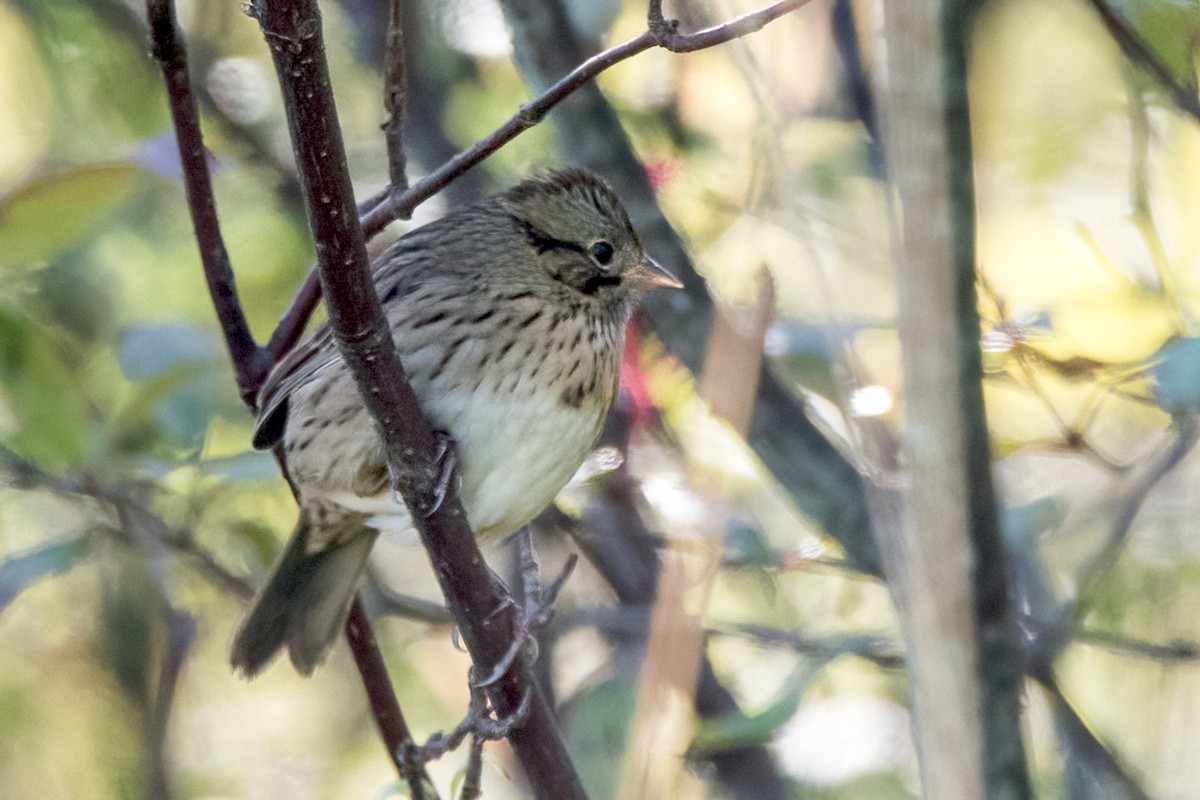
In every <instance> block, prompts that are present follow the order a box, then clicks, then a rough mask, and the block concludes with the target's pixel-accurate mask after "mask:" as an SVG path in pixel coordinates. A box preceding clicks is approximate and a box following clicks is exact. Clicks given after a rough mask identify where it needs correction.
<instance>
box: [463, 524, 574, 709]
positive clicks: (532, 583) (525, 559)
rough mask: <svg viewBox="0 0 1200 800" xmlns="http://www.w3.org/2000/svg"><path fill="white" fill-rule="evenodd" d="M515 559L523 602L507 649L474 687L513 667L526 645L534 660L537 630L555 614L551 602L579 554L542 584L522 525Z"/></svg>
mask: <svg viewBox="0 0 1200 800" xmlns="http://www.w3.org/2000/svg"><path fill="white" fill-rule="evenodd" d="M516 541H517V560H518V561H519V562H520V567H521V591H522V594H523V596H524V597H523V599H524V603H523V604H522V606H521V607H520V608H519V609H518V610H517V615H516V622H515V624H514V626H513V640H512V644H510V645H509V647H508V650H507V651H505V653H504V655H503V656H501V657H500V660H498V661H497V662H496V663H495V665H493V666H492V668H491V670H490V671H489V672H488V674H487V675H485V676H483V677H482V678H480V679H478V680H477V681H476V682H475V685H476V686H479V687H487V686H491V685H493V684H494V683H496V682H497V681H499V680H500V679H501V678H503V677H504V676H505V675H506V674H508V671H509V670H510V669H512V666H513V664H514V663H516V660H517V658H518V657H519V656H520V655H521V653H522V652H524V651H525V650H526V649H527V648H528V650H529V658H530V660H533V661H536V660H537V655H538V643H537V632H538V630H539V629H540V628H542V627H544V626H545V625H546V623H548V622H549V621H550V619H551V618H552V617H553V616H554V601H555V600H556V599H558V593H559V592H560V591H562V587H563V584H565V583H566V582H567V578H569V577H570V576H571V573H572V572H573V571H574V570H575V565H576V564H577V563H579V556H577V555H575V554H574V553H572V554H571V556H570V558H568V559H567V562H566V563H565V564H564V565H563V568H562V571H561V572H560V573H559V574H558V577H556V578H555V579H554V580H553V581H551V583H550V585H549V586H546V585H543V584H542V581H541V575H540V574H539V571H538V564H537V561H536V560H535V559H534V556H533V539H532V536H530V533H529V529H528V528H524V529H522V530H521V531H520V532H519V533H517V536H516Z"/></svg>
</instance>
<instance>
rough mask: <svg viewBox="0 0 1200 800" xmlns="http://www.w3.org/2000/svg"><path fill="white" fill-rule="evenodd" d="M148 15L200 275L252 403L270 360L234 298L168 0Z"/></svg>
mask: <svg viewBox="0 0 1200 800" xmlns="http://www.w3.org/2000/svg"><path fill="white" fill-rule="evenodd" d="M146 14H147V17H148V20H149V23H150V36H151V46H152V50H153V53H154V58H155V59H156V60H157V61H158V62H159V65H160V66H161V67H162V73H163V80H164V81H165V82H166V85H167V97H168V99H169V101H170V105H171V119H172V121H173V122H174V126H175V141H176V143H177V144H178V145H179V160H180V162H181V164H182V166H183V184H184V187H185V189H186V190H187V200H188V210H189V211H190V212H191V216H192V227H193V229H194V230H195V233H196V242H197V244H198V245H199V246H200V260H201V262H202V263H203V264H204V277H205V280H207V281H208V291H209V294H210V295H212V301H213V306H214V307H215V308H216V311H217V318H218V319H219V320H220V323H221V331H222V333H224V335H225V345H226V347H228V348H229V356H230V358H231V359H232V361H233V368H234V372H235V375H236V377H237V383H238V389H239V390H240V391H241V395H242V399H243V400H245V401H246V403H247V404H249V405H253V401H254V397H255V395H257V393H258V387H259V386H260V385H261V384H262V381H263V378H264V377H265V376H266V373H267V370H268V369H269V368H270V362H268V361H267V359H266V353H265V352H264V351H263V350H262V349H261V348H259V347H258V345H256V344H255V343H254V337H253V336H252V335H251V333H250V324H249V323H248V322H247V321H246V315H245V314H244V313H243V311H242V306H241V303H240V302H239V301H238V296H237V283H236V281H235V280H234V277H233V268H232V267H231V266H230V264H229V253H228V252H227V251H226V250H225V242H224V240H223V239H222V238H221V225H220V222H219V221H218V219H217V206H216V202H215V200H214V199H213V191H212V176H211V175H210V174H209V171H208V151H207V150H206V149H205V147H204V138H203V136H202V135H201V133H200V111H199V109H198V108H197V105H196V96H195V94H193V93H192V82H191V77H190V76H189V74H188V62H187V50H186V49H185V47H184V41H183V34H182V33H181V32H180V30H179V25H178V23H177V22H176V20H175V6H174V3H173V2H172V0H147V2H146Z"/></svg>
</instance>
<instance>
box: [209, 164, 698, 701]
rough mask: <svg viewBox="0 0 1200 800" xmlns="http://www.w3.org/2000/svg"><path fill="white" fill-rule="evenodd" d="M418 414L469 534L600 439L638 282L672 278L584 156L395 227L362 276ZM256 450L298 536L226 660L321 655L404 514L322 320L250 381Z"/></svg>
mask: <svg viewBox="0 0 1200 800" xmlns="http://www.w3.org/2000/svg"><path fill="white" fill-rule="evenodd" d="M372 277H373V281H374V286H375V289H376V292H377V293H378V295H379V298H380V300H381V302H382V305H383V309H384V316H385V318H386V320H387V323H388V327H389V328H390V330H391V333H392V336H393V339H394V340H395V344H396V348H397V354H398V355H399V357H400V361H401V363H402V364H403V366H404V371H405V373H406V374H407V376H408V378H409V381H410V383H411V385H412V389H413V391H414V393H415V394H416V397H417V400H418V402H419V403H420V405H421V408H422V410H423V411H424V412H425V414H426V415H427V416H428V417H429V419H430V421H431V422H432V423H433V425H434V426H435V427H436V428H437V429H438V431H439V432H440V433H442V434H444V435H445V436H447V437H449V440H450V441H451V442H452V443H453V446H454V448H455V452H456V454H457V464H458V468H459V472H458V477H459V481H458V485H457V492H458V496H459V499H460V500H461V502H462V505H463V508H464V510H465V513H466V516H467V520H468V522H469V523H470V525H471V528H472V530H473V531H474V532H475V534H476V536H477V537H478V538H479V539H480V540H485V541H486V540H497V539H499V538H502V537H504V536H507V535H509V534H512V533H514V532H516V531H517V530H519V529H520V528H521V527H522V526H524V525H525V524H526V523H528V522H529V521H530V520H531V519H533V517H535V516H536V515H537V514H539V513H540V512H541V511H542V510H544V509H545V508H546V507H547V506H549V505H550V503H552V502H553V500H554V497H555V496H556V495H557V494H558V492H559V491H560V490H561V489H562V488H563V486H564V485H566V483H567V482H568V481H569V480H570V479H571V477H572V476H573V475H574V473H575V472H576V470H577V469H578V468H579V467H580V465H581V464H582V463H583V461H584V460H585V458H586V457H587V455H588V454H589V452H590V451H591V449H592V448H593V447H594V446H595V443H596V440H597V439H598V438H599V436H600V433H601V430H602V428H603V425H604V422H605V419H606V417H607V415H608V412H609V410H610V408H611V407H612V405H613V402H614V400H615V398H616V394H617V390H618V383H619V375H620V362H621V358H622V354H623V351H624V343H625V332H626V328H627V325H628V323H629V320H630V319H631V317H632V314H633V312H634V310H635V307H636V305H637V303H638V301H639V299H640V298H641V297H642V296H643V294H644V293H645V292H646V291H648V290H651V289H654V288H657V287H673V288H681V287H682V284H681V283H680V282H679V281H678V280H677V279H676V278H675V277H674V276H673V275H671V274H670V273H669V272H667V271H666V270H665V269H663V268H662V267H661V266H659V265H658V264H657V263H656V262H655V261H654V260H653V259H651V258H650V257H649V256H647V254H646V252H645V249H644V248H643V246H642V242H641V240H640V239H639V237H638V235H637V233H636V231H635V230H634V227H633V224H632V223H631V222H630V219H629V215H628V213H627V212H626V210H625V208H624V207H623V206H622V204H621V201H620V200H619V199H618V197H617V195H616V193H615V192H614V191H613V189H612V188H611V187H610V186H609V185H608V184H607V183H606V182H605V181H604V180H603V179H601V178H599V177H598V176H596V175H595V174H593V173H591V172H588V171H585V170H581V169H577V168H570V169H563V170H557V171H550V172H545V173H541V174H538V175H535V176H533V177H530V178H527V179H525V180H523V181H521V182H520V183H518V184H516V185H515V186H512V187H511V188H509V189H508V190H506V191H503V192H501V193H499V194H497V195H494V196H491V197H488V198H486V199H484V200H482V201H480V202H478V203H476V204H474V205H471V206H467V207H464V208H462V209H460V210H455V211H452V212H451V213H448V214H446V215H445V216H443V217H441V218H440V219H438V220H436V221H434V222H431V223H429V224H427V225H424V226H422V227H420V228H417V229H415V230H413V231H411V232H409V233H407V234H406V235H404V236H402V237H401V238H399V239H398V240H397V241H396V242H395V243H394V244H393V245H392V246H391V247H389V248H388V249H387V250H386V251H385V252H384V253H383V254H382V255H381V256H379V258H378V259H377V260H376V262H375V265H374V269H373V273H372ZM258 409H259V411H258V415H257V419H256V422H255V428H254V435H253V440H252V443H253V446H254V447H255V448H258V449H274V450H275V451H276V453H277V455H278V457H279V459H280V461H281V463H282V465H283V468H284V472H285V474H286V477H287V478H288V480H289V481H290V483H291V484H292V487H293V489H294V491H295V493H296V496H297V500H298V503H299V506H300V514H299V520H298V522H297V524H296V528H295V530H294V532H293V533H292V536H291V539H290V540H289V542H288V544H287V545H286V547H285V548H284V551H283V553H282V555H281V556H280V558H279V559H278V561H277V563H276V564H275V566H274V568H273V569H272V571H271V574H270V576H269V577H268V579H267V581H266V582H265V584H264V586H263V587H262V589H260V591H259V592H258V594H257V595H256V597H255V598H254V600H253V601H252V603H251V605H250V608H249V610H248V611H247V613H246V615H245V617H244V618H243V620H242V623H241V625H240V627H239V628H238V630H237V632H236V634H235V636H234V640H233V645H232V648H231V654H230V661H231V664H232V666H233V668H234V670H235V671H236V672H238V673H240V674H242V675H244V676H246V677H253V676H254V675H256V674H258V673H259V672H261V671H262V670H263V669H264V668H265V667H266V666H267V665H268V664H269V663H271V662H272V661H273V660H274V658H275V657H276V656H277V655H278V654H279V653H280V652H281V651H283V650H286V651H287V652H288V655H289V656H290V658H291V661H292V663H293V665H294V666H295V668H296V670H297V671H298V672H300V673H301V674H304V675H308V674H311V673H312V672H313V670H314V669H315V668H316V667H317V666H318V665H319V664H320V663H322V662H323V661H324V660H325V658H326V657H327V655H328V653H329V651H330V649H331V648H332V645H333V643H334V641H335V640H336V638H337V635H338V632H339V631H340V630H341V629H342V627H343V625H344V622H345V619H346V616H347V614H348V613H349V608H350V604H351V603H352V601H353V599H354V596H355V593H356V592H357V590H358V587H359V584H360V583H361V580H362V575H363V572H364V570H365V568H366V564H367V560H368V556H369V554H370V552H371V549H372V546H373V545H374V543H375V540H376V539H377V538H378V536H379V535H380V534H387V535H401V536H402V535H405V534H406V533H411V531H412V521H411V518H410V516H409V512H408V510H407V508H406V507H405V505H404V503H403V502H402V501H401V500H400V499H399V498H397V497H396V495H395V493H394V492H393V491H392V488H391V484H390V481H389V473H388V466H387V462H386V460H385V458H384V452H383V445H382V442H381V440H380V437H379V433H378V430H377V428H376V426H375V424H374V422H373V420H372V418H371V416H370V414H369V412H368V411H367V409H366V407H365V405H364V403H363V401H362V398H361V396H360V395H359V391H358V388H357V386H356V384H355V382H354V380H353V377H352V376H351V373H350V370H349V368H348V367H347V366H346V363H345V361H344V360H343V359H342V356H341V355H340V353H339V351H338V349H337V345H336V342H335V341H334V338H333V333H332V331H331V329H330V328H329V326H328V324H325V325H323V326H321V327H320V328H318V329H317V330H316V331H315V332H314V333H313V335H312V336H311V337H310V338H308V339H307V340H305V341H303V342H301V343H300V344H298V345H297V346H296V347H295V348H293V349H292V350H291V351H289V352H288V353H287V354H286V355H285V356H284V357H283V358H282V359H281V360H280V362H279V363H278V364H277V365H276V366H275V367H274V368H273V370H272V371H271V372H270V373H269V375H268V376H267V379H266V380H265V381H264V383H263V385H262V388H261V390H260V392H259V394H258Z"/></svg>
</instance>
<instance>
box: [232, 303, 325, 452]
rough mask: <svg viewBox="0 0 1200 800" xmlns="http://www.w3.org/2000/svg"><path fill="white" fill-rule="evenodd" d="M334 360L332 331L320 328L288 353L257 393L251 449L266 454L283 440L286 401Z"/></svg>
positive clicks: (323, 327)
mask: <svg viewBox="0 0 1200 800" xmlns="http://www.w3.org/2000/svg"><path fill="white" fill-rule="evenodd" d="M337 358H338V350H337V345H336V343H335V342H334V341H333V331H332V330H331V329H330V328H329V326H328V325H322V326H321V327H320V328H318V329H317V332H316V333H314V334H313V336H312V338H310V339H307V340H305V341H303V342H301V343H300V344H298V345H296V346H295V347H293V348H292V349H291V350H289V351H288V353H287V355H285V356H284V357H283V358H282V359H281V360H280V361H279V363H278V364H276V365H275V368H274V369H272V370H271V373H270V374H269V375H268V376H267V380H266V381H265V382H264V383H263V385H262V388H261V389H259V391H258V419H257V420H256V421H255V423H254V438H253V440H252V442H253V444H254V447H255V448H257V449H259V450H268V449H270V448H272V447H274V446H275V445H276V444H278V443H279V440H280V439H282V438H283V429H284V424H285V423H286V422H287V407H288V398H289V397H290V396H291V394H292V392H294V391H295V390H296V389H297V388H298V387H300V386H303V385H304V384H306V383H308V382H309V381H310V380H312V379H313V377H314V376H315V375H316V374H317V373H318V372H320V371H321V370H322V369H323V368H324V367H327V366H329V365H330V364H331V363H333V362H334V361H335V360H336V359H337Z"/></svg>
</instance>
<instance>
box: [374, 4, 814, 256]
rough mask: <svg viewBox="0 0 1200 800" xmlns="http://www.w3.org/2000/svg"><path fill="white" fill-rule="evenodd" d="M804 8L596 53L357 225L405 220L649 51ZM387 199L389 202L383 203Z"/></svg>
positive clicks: (770, 9)
mask: <svg viewBox="0 0 1200 800" xmlns="http://www.w3.org/2000/svg"><path fill="white" fill-rule="evenodd" d="M807 2H808V0H780V2H777V3H774V4H772V5H770V6H767V7H766V8H763V9H761V10H759V11H754V12H751V13H749V14H744V15H742V16H740V17H738V18H736V19H733V20H730V21H729V22H725V23H723V24H721V25H715V26H713V27H711V28H706V29H704V30H702V31H697V32H695V33H680V32H679V31H678V30H677V24H676V23H675V22H674V21H664V22H663V23H662V24H661V25H659V26H658V27H657V28H656V29H655V30H647V31H646V32H644V33H642V34H640V35H638V36H635V37H634V38H632V39H630V40H629V41H627V42H623V43H622V44H619V45H616V46H615V47H611V48H609V49H608V50H605V51H604V52H602V53H598V54H597V55H595V56H593V57H591V58H589V59H588V60H587V61H585V62H583V63H582V64H580V65H579V66H578V67H576V68H575V69H574V70H572V71H571V72H570V73H568V74H567V75H565V76H564V77H563V78H562V79H561V80H559V81H558V82H557V83H555V84H554V85H553V86H551V87H550V88H548V89H547V90H546V91H544V92H542V93H541V94H540V95H538V96H537V97H536V98H534V99H533V100H532V101H530V102H529V103H527V104H525V105H523V106H521V108H520V110H519V111H518V112H517V113H516V115H514V116H513V117H512V118H511V119H509V120H508V122H506V123H504V124H503V125H501V126H500V127H499V128H497V129H496V130H495V131H494V132H493V133H491V134H490V135H488V136H487V137H485V138H483V139H481V140H479V141H478V142H476V143H475V144H474V145H472V146H471V147H469V148H468V149H466V150H464V151H462V152H461V153H459V154H458V155H457V156H455V157H454V158H452V159H450V160H449V161H447V162H446V163H445V164H443V165H442V166H441V167H439V168H438V169H436V170H434V171H433V172H432V173H431V174H430V175H428V176H427V177H425V178H424V179H422V180H421V181H418V182H417V183H416V184H415V185H414V186H413V187H412V188H410V189H409V190H408V191H406V192H403V193H401V194H399V195H394V196H393V195H391V193H389V192H384V193H381V195H377V197H378V198H379V200H378V202H376V203H375V204H374V206H373V207H372V208H371V209H370V210H369V211H367V213H365V214H364V215H363V219H362V224H363V229H364V230H365V231H366V235H367V236H368V237H370V236H373V235H374V234H375V233H376V232H378V231H380V230H383V228H384V227H385V226H386V225H387V224H388V223H389V222H392V221H393V220H396V219H401V218H403V217H405V216H407V215H409V214H411V213H412V210H413V209H414V208H416V207H417V206H418V205H420V204H421V203H423V202H424V201H426V200H428V199H429V198H430V197H432V196H433V195H435V194H437V193H438V192H439V191H441V190H442V189H443V188H445V186H446V184H448V183H450V182H451V181H452V180H454V179H455V178H456V177H458V176H459V175H461V174H463V173H464V172H467V171H468V170H470V169H472V168H474V167H476V166H478V165H479V163H480V162H482V161H483V160H484V159H486V158H487V157H488V156H490V155H492V154H493V153H495V152H496V151H497V150H499V149H500V148H501V147H503V146H504V145H506V144H508V143H509V142H510V141H512V140H513V139H515V138H516V137H517V136H519V135H520V134H521V133H523V132H525V131H527V130H529V129H530V128H532V127H533V126H534V125H536V124H538V123H539V122H541V121H542V119H544V118H545V116H546V114H547V113H548V112H549V111H550V109H552V108H554V107H555V106H556V105H558V104H559V103H561V102H562V101H563V100H564V99H566V98H567V97H569V96H570V95H571V94H572V93H573V92H574V91H575V90H577V89H578V88H579V87H581V86H583V85H585V84H587V83H588V82H590V81H591V80H593V79H594V78H595V77H596V76H597V75H599V74H600V73H601V72H603V71H604V70H606V69H608V68H609V67H611V66H613V65H614V64H619V63H620V62H622V61H624V60H626V59H628V58H632V57H633V56H635V55H637V54H638V53H641V52H644V51H646V50H649V49H650V48H652V47H663V48H665V49H667V50H670V51H672V52H674V53H690V52H693V51H695V50H702V49H704V48H707V47H713V46H714V45H718V44H722V43H724V42H728V41H730V40H731V39H736V38H738V37H740V36H745V35H746V34H749V33H753V32H755V31H757V30H761V29H762V27H763V26H765V25H766V24H767V23H769V22H771V21H772V20H775V19H778V18H779V17H781V16H783V15H784V14H786V13H788V12H789V11H793V10H795V9H797V8H799V7H800V6H802V5H804V4H805V3H807ZM389 197H390V202H384V201H386V200H388V199H389Z"/></svg>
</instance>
